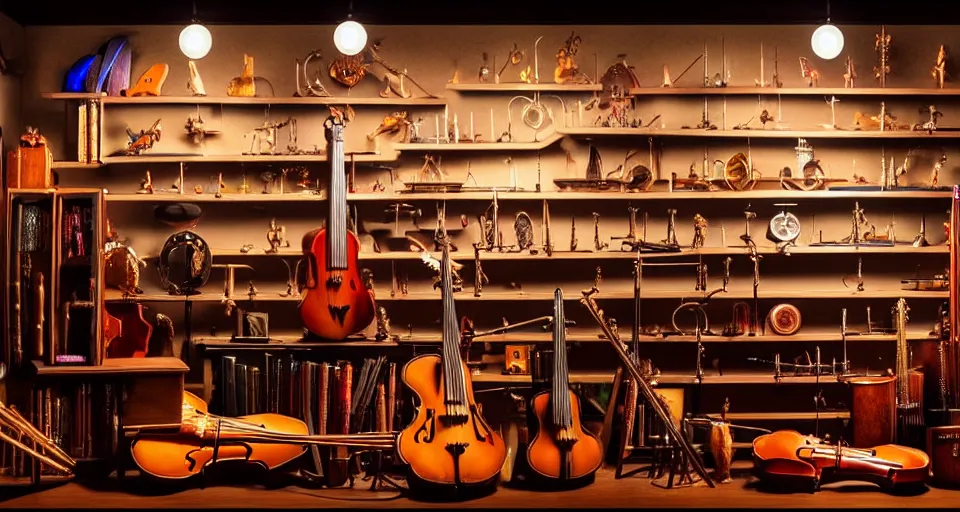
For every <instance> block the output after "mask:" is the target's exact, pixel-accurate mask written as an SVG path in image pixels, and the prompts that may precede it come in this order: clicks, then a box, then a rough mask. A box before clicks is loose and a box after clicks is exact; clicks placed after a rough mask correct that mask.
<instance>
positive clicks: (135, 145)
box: [115, 119, 163, 156]
mask: <svg viewBox="0 0 960 512" xmlns="http://www.w3.org/2000/svg"><path fill="white" fill-rule="evenodd" d="M162 129H163V128H162V127H161V126H160V120H159V119H157V120H156V122H154V123H153V125H152V126H151V127H150V128H149V129H148V130H140V133H134V131H133V130H131V129H130V128H127V136H128V137H130V142H129V143H128V144H127V147H126V148H125V149H121V150H120V151H118V152H117V153H115V155H116V154H119V155H126V156H140V155H142V154H143V153H144V152H145V151H147V150H149V149H150V148H152V147H153V145H154V144H155V143H157V142H159V141H160V133H161V131H162Z"/></svg>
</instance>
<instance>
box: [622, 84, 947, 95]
mask: <svg viewBox="0 0 960 512" xmlns="http://www.w3.org/2000/svg"><path fill="white" fill-rule="evenodd" d="M630 94H632V95H634V96H756V95H758V94H761V95H767V96H776V95H780V96H960V88H951V89H933V88H926V87H923V88H920V87H918V88H900V87H891V88H889V89H887V88H881V87H855V88H847V89H845V88H842V87H783V88H779V89H778V88H776V87H756V86H754V87H749V86H748V87H638V88H633V89H630Z"/></svg>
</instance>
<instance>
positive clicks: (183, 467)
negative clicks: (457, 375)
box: [130, 391, 395, 480]
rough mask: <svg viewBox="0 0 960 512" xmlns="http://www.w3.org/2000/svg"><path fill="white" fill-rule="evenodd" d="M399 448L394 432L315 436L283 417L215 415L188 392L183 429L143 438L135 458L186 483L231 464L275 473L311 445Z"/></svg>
mask: <svg viewBox="0 0 960 512" xmlns="http://www.w3.org/2000/svg"><path fill="white" fill-rule="evenodd" d="M394 443H395V441H394V436H393V434H390V433H370V434H347V435H310V434H309V431H308V429H307V424H306V423H304V422H302V421H300V420H298V419H296V418H292V417H290V416H284V415H282V414H274V413H265V414H253V415H250V416H241V417H238V418H226V417H222V416H215V415H212V414H210V413H208V412H207V404H206V402H204V401H203V400H202V399H200V398H199V397H197V396H196V395H194V394H192V393H189V392H186V391H184V393H183V409H182V418H181V423H180V430H179V431H177V432H173V433H140V434H137V436H136V437H135V438H134V440H133V444H132V445H131V446H130V454H131V456H132V457H133V461H134V462H135V463H136V464H137V466H138V467H139V468H140V469H141V471H143V472H144V473H147V474H149V475H152V476H154V477H157V478H161V479H164V480H183V479H186V478H189V477H192V476H194V475H197V474H200V473H201V472H202V471H203V469H204V468H206V467H207V466H210V465H212V464H214V463H216V462H220V461H226V460H231V461H245V462H248V463H251V464H256V465H258V466H261V467H262V468H264V469H267V470H271V469H274V468H277V467H279V466H282V465H284V464H286V463H288V462H290V461H292V460H294V459H296V458H298V457H300V456H301V455H303V454H304V453H306V451H307V446H308V445H321V446H323V445H334V446H348V447H352V448H359V449H368V450H387V449H390V448H392V447H393V446H394Z"/></svg>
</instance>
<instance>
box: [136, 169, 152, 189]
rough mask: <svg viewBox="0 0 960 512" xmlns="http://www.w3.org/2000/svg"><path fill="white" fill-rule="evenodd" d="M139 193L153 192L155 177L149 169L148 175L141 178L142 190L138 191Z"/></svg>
mask: <svg viewBox="0 0 960 512" xmlns="http://www.w3.org/2000/svg"><path fill="white" fill-rule="evenodd" d="M137 193H138V194H152V193H153V178H151V177H150V171H147V173H146V176H144V178H143V179H142V180H140V190H138V191H137Z"/></svg>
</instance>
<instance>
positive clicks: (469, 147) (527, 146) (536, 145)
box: [393, 133, 563, 151]
mask: <svg viewBox="0 0 960 512" xmlns="http://www.w3.org/2000/svg"><path fill="white" fill-rule="evenodd" d="M561 138H563V137H562V135H560V134H559V133H552V134H550V135H548V136H547V137H546V138H545V139H543V140H541V141H538V142H460V143H449V144H437V143H423V142H418V143H415V144H409V143H397V144H394V145H393V149H396V150H398V151H537V150H540V149H546V148H547V147H549V146H551V145H553V143H554V142H557V141H558V140H560V139H561Z"/></svg>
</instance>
